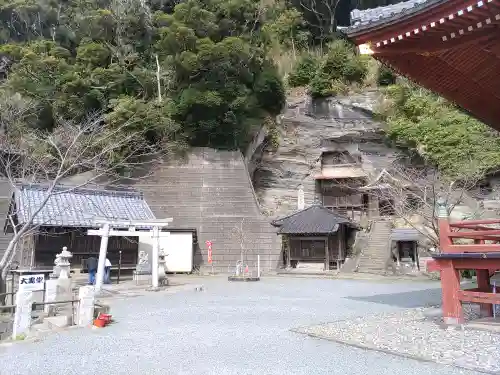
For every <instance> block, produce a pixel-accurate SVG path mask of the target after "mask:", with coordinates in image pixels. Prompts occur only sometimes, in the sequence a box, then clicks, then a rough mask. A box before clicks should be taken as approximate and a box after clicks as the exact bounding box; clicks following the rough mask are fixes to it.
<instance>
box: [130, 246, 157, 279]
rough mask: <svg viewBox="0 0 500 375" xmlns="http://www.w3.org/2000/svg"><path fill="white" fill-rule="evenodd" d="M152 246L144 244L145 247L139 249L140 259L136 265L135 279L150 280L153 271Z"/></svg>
mask: <svg viewBox="0 0 500 375" xmlns="http://www.w3.org/2000/svg"><path fill="white" fill-rule="evenodd" d="M152 271H153V269H152V248H151V246H144V249H141V250H140V251H139V259H138V261H137V265H136V266H135V272H134V281H135V282H136V283H139V282H140V281H149V279H150V277H151V274H152V273H153V272H152Z"/></svg>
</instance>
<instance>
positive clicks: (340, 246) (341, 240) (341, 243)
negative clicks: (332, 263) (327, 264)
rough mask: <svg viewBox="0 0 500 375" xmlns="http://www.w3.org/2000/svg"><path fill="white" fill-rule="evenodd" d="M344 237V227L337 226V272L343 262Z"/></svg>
mask: <svg viewBox="0 0 500 375" xmlns="http://www.w3.org/2000/svg"><path fill="white" fill-rule="evenodd" d="M344 237H345V227H344V225H342V224H340V225H339V230H338V231H337V246H338V251H337V271H338V270H340V265H341V260H344Z"/></svg>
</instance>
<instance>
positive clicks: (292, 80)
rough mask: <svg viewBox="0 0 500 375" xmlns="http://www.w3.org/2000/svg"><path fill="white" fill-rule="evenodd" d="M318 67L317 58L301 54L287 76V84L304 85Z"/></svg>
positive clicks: (309, 80)
mask: <svg viewBox="0 0 500 375" xmlns="http://www.w3.org/2000/svg"><path fill="white" fill-rule="evenodd" d="M318 68H319V62H318V60H317V59H316V58H315V57H314V56H311V55H305V56H303V57H302V58H301V59H300V61H299V62H298V64H297V65H296V66H295V69H294V70H293V71H292V72H291V73H290V75H289V76H288V84H289V85H290V86H291V87H300V86H306V85H308V84H309V83H310V82H311V78H312V77H314V75H315V74H316V72H317V70H318Z"/></svg>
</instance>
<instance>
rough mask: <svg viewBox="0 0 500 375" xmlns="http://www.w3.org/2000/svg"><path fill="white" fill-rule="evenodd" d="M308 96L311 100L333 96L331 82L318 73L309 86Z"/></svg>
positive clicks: (323, 74)
mask: <svg viewBox="0 0 500 375" xmlns="http://www.w3.org/2000/svg"><path fill="white" fill-rule="evenodd" d="M309 95H311V96H312V97H313V98H321V97H325V96H331V95H333V91H332V80H331V79H330V78H329V77H328V75H327V74H325V73H322V72H318V73H317V74H316V75H315V76H314V78H313V79H312V80H311V83H310V85H309Z"/></svg>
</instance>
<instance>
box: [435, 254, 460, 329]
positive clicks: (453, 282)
mask: <svg viewBox="0 0 500 375" xmlns="http://www.w3.org/2000/svg"><path fill="white" fill-rule="evenodd" d="M440 266H441V289H442V293H443V296H442V298H443V318H444V322H445V324H462V323H463V322H464V316H463V310H462V303H461V302H460V300H459V299H458V291H459V290H460V272H459V271H458V270H457V269H455V268H454V265H453V261H451V260H443V261H442V262H441V264H440Z"/></svg>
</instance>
